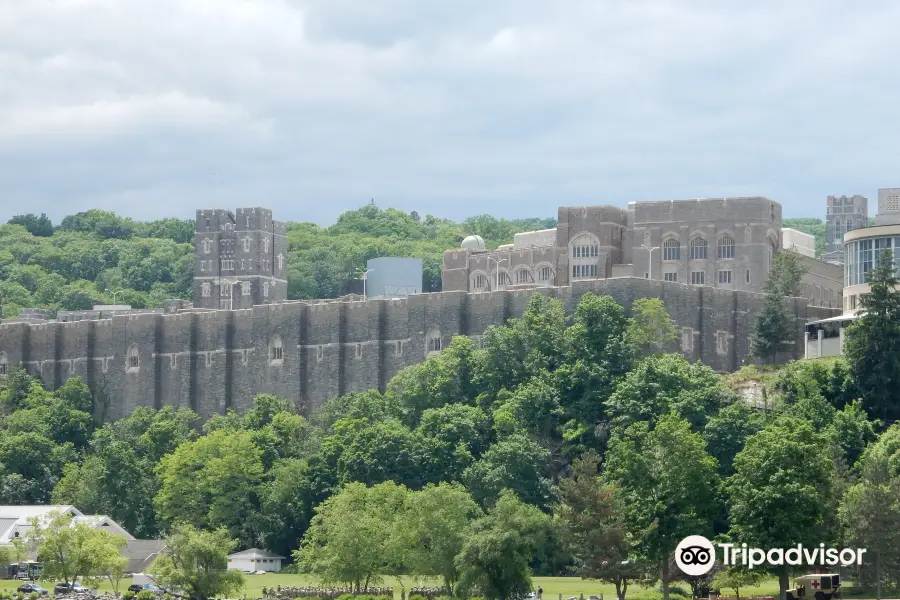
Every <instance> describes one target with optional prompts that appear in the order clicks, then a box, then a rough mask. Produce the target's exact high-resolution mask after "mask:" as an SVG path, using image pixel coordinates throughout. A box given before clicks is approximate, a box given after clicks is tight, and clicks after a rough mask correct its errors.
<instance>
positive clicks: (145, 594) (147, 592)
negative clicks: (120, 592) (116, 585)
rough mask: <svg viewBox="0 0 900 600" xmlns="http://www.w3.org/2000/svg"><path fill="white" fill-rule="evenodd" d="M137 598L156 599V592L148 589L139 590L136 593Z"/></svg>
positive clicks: (144, 599)
mask: <svg viewBox="0 0 900 600" xmlns="http://www.w3.org/2000/svg"><path fill="white" fill-rule="evenodd" d="M136 598H137V600H156V594H154V593H153V592H151V591H150V590H141V591H139V592H138V593H137V596H136Z"/></svg>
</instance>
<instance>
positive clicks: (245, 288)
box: [241, 281, 250, 296]
mask: <svg viewBox="0 0 900 600" xmlns="http://www.w3.org/2000/svg"><path fill="white" fill-rule="evenodd" d="M241 295H242V296H249V295H250V282H249V281H242V282H241Z"/></svg>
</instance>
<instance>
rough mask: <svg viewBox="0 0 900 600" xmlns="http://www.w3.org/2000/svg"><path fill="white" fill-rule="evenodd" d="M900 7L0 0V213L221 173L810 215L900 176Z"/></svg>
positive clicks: (285, 195)
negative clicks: (701, 200) (715, 199)
mask: <svg viewBox="0 0 900 600" xmlns="http://www.w3.org/2000/svg"><path fill="white" fill-rule="evenodd" d="M898 18H900V5H898V4H896V3H892V2H888V1H884V0H880V1H873V2H870V3H867V4H866V5H865V6H862V7H861V6H851V5H848V4H846V3H844V2H838V1H837V0H804V1H798V2H791V3H783V2H776V1H775V0H768V1H761V2H755V3H741V2H737V1H734V0H727V1H713V0H685V1H683V2H670V1H664V0H635V1H633V2H620V1H614V0H605V1H598V0H571V1H567V2H558V3H547V2H538V1H537V0H517V1H515V2H514V1H512V0H495V1H493V2H490V3H485V2H481V1H478V0H456V1H450V0H435V1H434V2H427V3H424V2H419V1H416V0H381V1H379V2H372V3H362V2H358V1H357V0H304V1H296V2H292V1H288V0H155V1H154V2H132V1H129V0H118V1H117V0H29V1H28V2H7V3H0V82H2V83H0V165H8V166H10V167H11V168H8V169H5V168H0V185H2V186H3V189H4V190H5V194H4V196H5V198H8V199H10V201H11V202H12V203H14V204H16V205H14V206H10V207H5V206H4V208H6V210H5V211H0V212H8V213H10V214H11V213H14V212H17V211H19V212H20V211H21V209H20V208H19V206H18V203H27V204H28V206H29V210H38V211H46V212H48V213H49V214H51V215H52V216H53V217H55V218H59V217H61V216H62V215H64V214H67V213H70V212H73V211H74V210H83V209H86V208H89V207H92V206H101V205H102V206H112V207H116V209H117V210H122V211H123V212H126V213H127V212H128V211H129V210H137V209H136V208H135V209H131V208H128V207H130V206H137V205H140V206H141V216H142V217H150V216H162V215H163V214H168V213H171V212H173V211H174V212H177V213H178V214H182V215H184V216H190V215H191V214H192V209H193V204H192V203H200V204H205V205H206V204H209V202H210V201H211V198H210V193H209V189H210V184H209V181H210V179H211V178H212V173H213V172H214V171H215V172H218V173H220V174H221V173H227V175H219V177H220V178H221V179H222V181H221V182H220V183H221V187H220V191H219V193H218V195H217V197H216V199H215V201H217V202H218V201H221V203H223V205H226V206H231V205H234V206H237V205H238V204H244V203H250V204H254V205H258V204H265V205H268V206H271V207H272V208H273V209H274V210H275V211H276V212H277V213H278V214H280V215H281V216H282V217H283V218H290V219H308V220H315V221H318V222H329V221H331V220H333V218H334V217H335V216H336V215H337V213H338V212H340V211H341V210H344V209H347V208H352V207H355V206H358V205H359V204H362V203H364V202H366V201H367V200H368V199H369V198H370V197H373V196H374V197H375V198H376V199H377V200H378V201H379V203H380V204H382V205H393V206H397V207H401V208H405V209H407V210H412V209H416V210H418V211H419V212H420V213H425V212H434V213H437V214H442V215H446V216H450V217H457V218H459V217H464V216H467V215H470V214H474V213H478V212H485V211H487V212H493V213H496V214H502V215H509V216H524V215H553V214H555V212H556V207H557V206H558V205H561V204H567V203H572V204H583V203H586V202H604V203H614V204H619V205H624V203H625V202H627V201H629V200H635V199H641V198H654V199H659V198H678V197H695V196H698V195H717V194H727V195H737V194H766V195H769V196H771V197H773V198H774V199H776V200H779V201H781V202H782V203H783V204H784V205H785V213H786V214H787V215H814V216H816V215H817V216H821V215H822V213H823V212H824V211H823V208H822V204H823V202H824V196H825V195H827V194H828V193H855V192H861V193H865V194H868V195H870V196H872V195H874V193H875V189H876V188H877V187H879V186H886V185H891V184H896V183H897V182H896V181H893V180H891V177H896V160H895V158H894V156H895V152H894V150H893V148H894V146H895V140H894V138H895V136H894V134H893V127H892V124H893V123H894V122H896V120H897V116H898V114H897V113H898V110H900V109H898V108H897V107H898V102H897V99H898V95H900V92H898V84H897V83H896V78H895V77H894V76H893V71H894V70H895V69H894V67H893V57H894V56H895V55H896V52H897V50H898V47H900V40H898V39H897V38H896V37H895V36H894V35H893V32H892V24H893V23H896V22H897V20H898ZM48 181H64V182H65V186H64V187H60V186H57V185H53V184H49V183H48ZM133 198H142V199H146V201H143V200H142V201H141V202H138V203H135V202H131V199H133ZM199 198H202V199H203V202H200V200H199ZM226 202H227V204H225V203H226ZM4 205H5V202H4ZM154 210H156V211H158V214H154V213H153V211H154ZM135 214H136V213H135ZM3 216H4V215H0V217H3Z"/></svg>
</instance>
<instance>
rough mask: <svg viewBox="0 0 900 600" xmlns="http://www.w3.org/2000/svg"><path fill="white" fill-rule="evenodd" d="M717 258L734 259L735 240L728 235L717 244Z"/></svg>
mask: <svg viewBox="0 0 900 600" xmlns="http://www.w3.org/2000/svg"><path fill="white" fill-rule="evenodd" d="M717 256H718V257H719V258H734V238H733V237H731V236H730V235H728V234H725V235H723V236H722V237H720V238H719V243H718V244H717Z"/></svg>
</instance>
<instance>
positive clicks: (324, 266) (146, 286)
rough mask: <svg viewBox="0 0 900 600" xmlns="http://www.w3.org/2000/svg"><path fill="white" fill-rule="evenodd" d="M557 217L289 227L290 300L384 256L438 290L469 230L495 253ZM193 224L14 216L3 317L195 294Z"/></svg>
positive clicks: (339, 282) (318, 293) (340, 288)
mask: <svg viewBox="0 0 900 600" xmlns="http://www.w3.org/2000/svg"><path fill="white" fill-rule="evenodd" d="M555 225H556V221H555V220H554V219H515V220H511V221H510V220H506V219H497V218H494V217H491V216H489V215H481V216H478V217H472V218H469V219H466V220H465V221H463V222H462V223H454V222H452V221H449V220H447V219H439V218H436V217H433V216H431V215H427V216H425V217H420V216H419V215H418V214H417V213H416V212H412V213H409V214H407V213H404V212H402V211H399V210H395V209H390V208H389V209H386V210H381V209H380V208H378V207H376V206H373V205H368V206H365V207H363V208H361V209H359V210H351V211H348V212H345V213H343V214H342V215H341V216H340V217H339V218H338V220H337V222H336V223H335V224H334V225H332V226H330V227H319V226H318V225H315V224H313V223H287V231H288V243H289V254H288V297H289V298H290V299H309V298H335V297H338V296H341V295H343V294H344V293H346V292H347V290H348V287H349V285H350V282H351V281H352V280H353V279H355V278H358V277H359V275H360V273H361V272H362V270H363V269H364V267H365V264H366V261H367V260H368V259H370V258H376V257H379V256H411V257H416V258H422V259H423V260H424V282H423V286H424V290H425V291H427V292H431V291H439V290H440V286H441V261H442V253H443V251H444V250H446V249H448V248H456V247H459V244H460V242H461V241H462V239H463V238H464V237H465V236H466V235H469V234H472V233H475V234H478V235H481V236H482V237H483V238H484V239H485V241H486V242H487V244H488V245H489V246H490V247H496V246H497V245H498V244H501V243H507V242H510V241H512V237H513V235H514V234H515V233H517V232H519V231H528V230H532V229H543V228H548V227H554V226H555ZM194 228H195V226H194V221H192V220H180V219H162V220H158V221H151V222H136V221H133V220H131V219H128V218H126V217H121V216H119V215H116V214H114V213H111V212H106V211H101V210H89V211H86V212H82V213H78V214H76V215H71V216H68V217H65V218H64V219H63V220H62V221H61V222H60V223H59V225H54V224H53V223H52V222H51V221H50V219H48V218H47V217H46V215H40V216H36V215H33V214H28V215H20V216H16V217H13V218H12V219H10V220H9V223H8V224H6V225H0V308H2V311H3V313H2V316H5V317H9V316H15V315H16V314H18V311H19V309H21V308H25V307H32V308H46V309H50V310H59V309H62V310H86V309H90V308H91V307H92V306H93V305H94V304H112V303H124V304H130V305H132V306H133V307H135V308H151V307H159V306H162V303H163V302H164V301H165V300H166V299H169V298H190V296H191V292H192V284H193V282H192V277H193V266H194V248H193V241H194Z"/></svg>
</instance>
